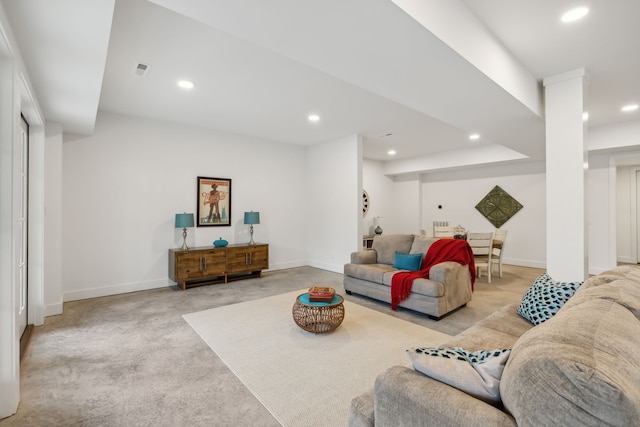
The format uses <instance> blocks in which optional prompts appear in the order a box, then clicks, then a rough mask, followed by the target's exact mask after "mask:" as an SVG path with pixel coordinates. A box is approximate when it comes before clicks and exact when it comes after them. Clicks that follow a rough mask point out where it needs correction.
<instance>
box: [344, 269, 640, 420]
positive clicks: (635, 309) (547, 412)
mask: <svg viewBox="0 0 640 427" xmlns="http://www.w3.org/2000/svg"><path fill="white" fill-rule="evenodd" d="M518 305H519V304H517V303H516V304H512V305H508V306H506V307H504V308H503V309H502V310H499V311H497V312H495V313H493V314H492V315H490V316H488V317H487V318H485V319H484V320H481V321H480V322H478V323H477V324H475V325H474V326H472V327H471V328H469V329H467V330H465V331H463V332H462V333H460V334H458V335H456V336H455V337H452V338H451V339H450V340H449V341H447V342H445V343H442V344H441V345H442V346H459V347H462V348H465V349H467V350H471V351H475V350H480V349H485V350H486V349H494V348H511V349H512V350H511V355H510V356H509V359H508V361H507V364H506V366H505V368H504V371H503V373H502V378H501V382H500V384H499V390H500V397H501V399H502V401H501V402H498V403H496V404H489V403H485V402H484V401H482V400H479V399H476V398H475V397H472V396H471V395H469V394H467V393H465V392H463V391H460V390H458V389H456V388H453V387H451V386H449V385H447V384H445V383H443V382H439V381H436V380H434V379H432V378H430V377H428V376H426V375H423V374H421V373H420V372H418V371H416V370H413V369H410V368H406V367H402V366H393V367H391V368H389V369H388V370H387V371H385V372H384V373H382V374H381V375H379V376H378V378H377V379H376V381H375V386H374V388H373V389H372V390H370V391H369V392H367V393H365V394H363V395H361V396H358V397H356V398H355V399H354V400H353V401H352V404H351V409H350V413H349V425H350V426H373V425H378V426H516V425H517V426H601V425H607V426H631V425H640V357H638V355H639V354H640V339H639V337H640V268H639V267H636V266H623V267H618V268H616V269H614V270H611V271H608V272H605V273H602V274H600V275H597V276H593V277H591V278H589V279H588V280H587V281H585V283H584V284H583V285H582V286H581V287H580V288H579V289H578V291H577V292H576V293H575V295H573V296H572V297H571V298H570V299H569V300H568V301H567V302H566V303H565V304H564V305H563V306H562V308H560V310H559V311H558V313H557V314H556V315H555V316H553V317H552V318H551V319H549V320H547V321H545V322H544V323H541V324H539V325H537V326H533V325H532V324H531V323H529V321H528V320H525V319H524V318H522V317H520V316H519V315H518V313H517V311H516V310H517V307H518Z"/></svg>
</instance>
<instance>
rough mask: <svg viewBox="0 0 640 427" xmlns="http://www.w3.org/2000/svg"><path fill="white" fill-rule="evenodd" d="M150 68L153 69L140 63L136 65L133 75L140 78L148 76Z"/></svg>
mask: <svg viewBox="0 0 640 427" xmlns="http://www.w3.org/2000/svg"><path fill="white" fill-rule="evenodd" d="M149 68H151V66H149V65H147V64H143V63H142V62H138V63H137V64H136V68H135V69H134V70H133V73H134V74H137V75H138V76H146V75H147V73H148V72H149Z"/></svg>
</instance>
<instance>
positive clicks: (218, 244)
mask: <svg viewBox="0 0 640 427" xmlns="http://www.w3.org/2000/svg"><path fill="white" fill-rule="evenodd" d="M228 244H229V242H227V241H226V240H224V239H223V238H222V237H221V238H219V239H218V240H215V241H214V242H213V246H215V247H216V248H224V247H225V246H227V245H228Z"/></svg>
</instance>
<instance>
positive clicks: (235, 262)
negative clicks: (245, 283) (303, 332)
mask: <svg viewBox="0 0 640 427" xmlns="http://www.w3.org/2000/svg"><path fill="white" fill-rule="evenodd" d="M268 268H269V245H267V244H264V243H256V244H255V245H249V244H238V245H229V246H226V247H224V248H215V247H211V246H207V247H200V248H192V249H187V250H184V251H183V250H182V249H169V278H170V279H171V280H173V281H174V282H177V283H178V285H179V286H180V287H181V288H182V289H183V290H184V289H187V288H191V287H194V286H200V285H208V284H211V283H219V282H224V283H227V282H228V281H230V280H236V279H247V278H252V277H261V276H262V270H266V269H268Z"/></svg>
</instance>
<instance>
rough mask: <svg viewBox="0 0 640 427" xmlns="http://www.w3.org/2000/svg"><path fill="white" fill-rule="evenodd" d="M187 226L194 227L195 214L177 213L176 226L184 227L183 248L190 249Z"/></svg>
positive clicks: (184, 249)
mask: <svg viewBox="0 0 640 427" xmlns="http://www.w3.org/2000/svg"><path fill="white" fill-rule="evenodd" d="M187 227H193V214H192V213H181V214H176V228H182V250H183V251H186V250H187V249H189V247H188V246H187Z"/></svg>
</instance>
